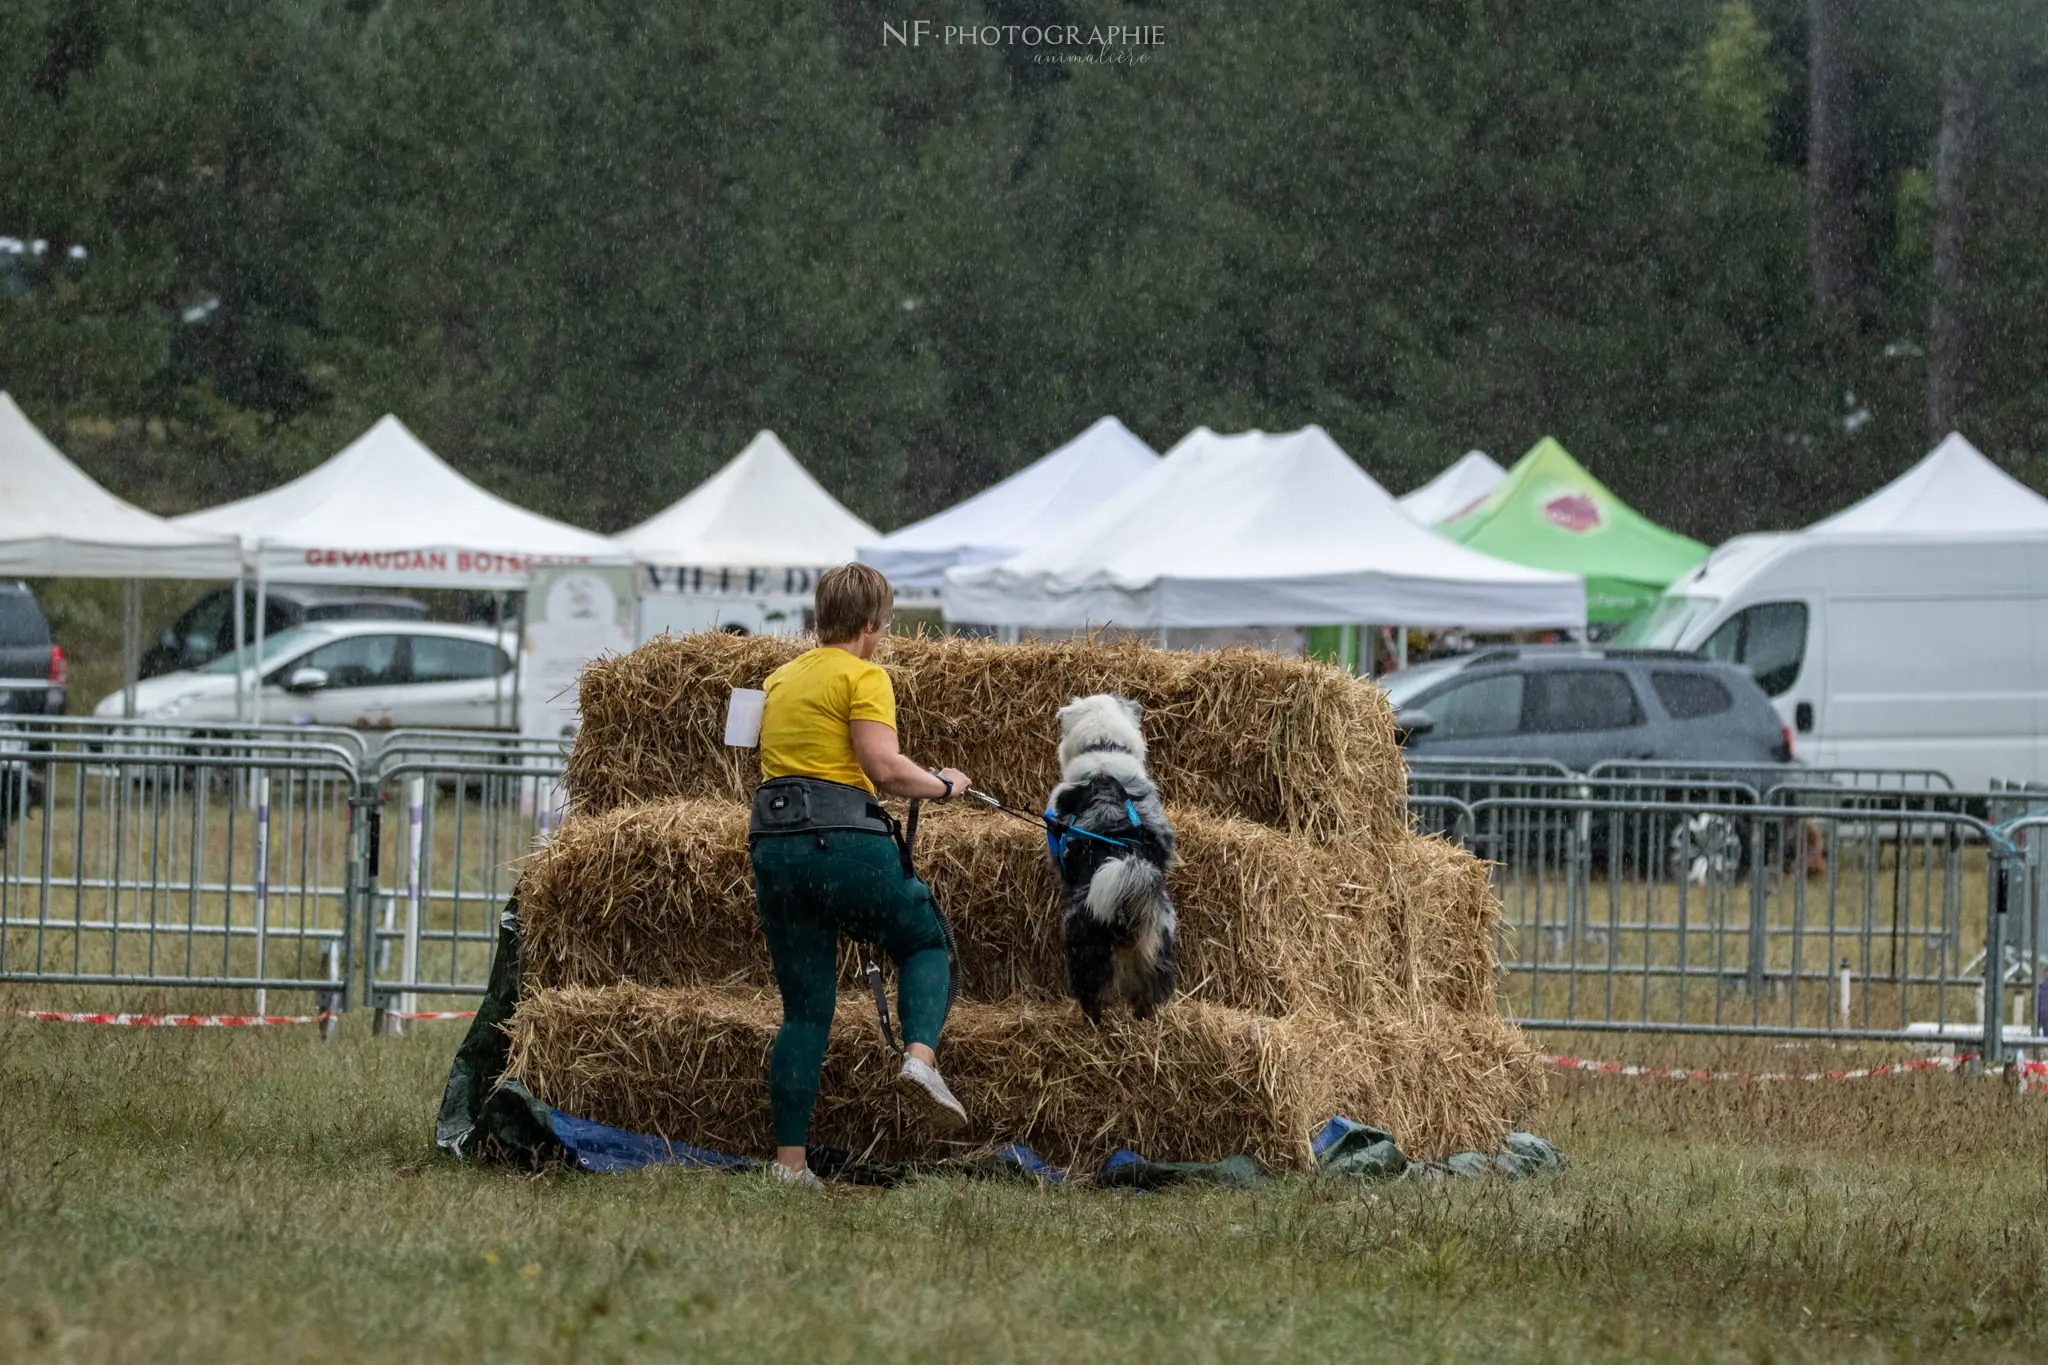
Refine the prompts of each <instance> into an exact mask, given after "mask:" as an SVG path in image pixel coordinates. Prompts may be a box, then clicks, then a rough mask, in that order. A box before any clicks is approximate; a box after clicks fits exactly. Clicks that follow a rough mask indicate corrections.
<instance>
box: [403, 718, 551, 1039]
mask: <svg viewBox="0 0 2048 1365" xmlns="http://www.w3.org/2000/svg"><path fill="white" fill-rule="evenodd" d="M382 757H383V758H385V759H386V760H388V761H386V762H384V763H382V764H381V765H380V767H379V768H378V770H377V772H376V775H375V776H374V777H373V778H371V779H370V780H369V781H368V782H367V783H366V784H365V787H366V799H368V800H371V801H373V802H374V807H373V808H374V809H375V811H376V812H377V814H376V816H375V818H374V821H373V829H375V830H379V831H381V834H382V838H381V840H380V841H379V853H378V856H377V857H376V859H375V860H374V861H373V863H372V872H373V876H372V877H371V879H370V881H369V883H368V885H367V887H366V895H365V897H364V904H365V905H366V906H367V908H368V913H367V915H366V918H365V922H364V928H363V941H364V952H365V961H366V962H368V964H369V970H368V982H367V990H368V992H369V996H370V999H371V1001H372V1003H373V1004H374V1005H376V1006H378V1007H379V1008H384V1007H385V1006H387V1005H390V1006H393V1007H395V1008H396V1009H397V1010H398V1011H399V1012H401V1013H412V1012H415V1011H416V1010H417V1009H418V1002H419V998H420V996H422V995H440V996H473V995H481V994H482V993H483V991H484V989H485V987H486V986H487V985H488V983H489V981H490V973H491V962H492V957H493V955H494V953H495V950H496V946H497V941H498V927H499V923H498V922H499V914H500V911H501V910H502V909H503V908H504V906H505V903H506V901H507V900H508V899H509V898H510V896H511V894H512V888H513V886H514V884H515V883H516V882H517V880H518V869H517V864H518V862H519V860H520V859H521V858H523V857H524V856H525V855H526V854H528V853H530V852H531V851H532V850H533V849H534V848H535V847H536V846H537V845H538V843H539V842H540V841H541V840H544V839H545V838H546V837H547V836H548V834H549V832H550V831H551V830H552V829H554V828H555V827H556V826H558V825H559V824H560V823H561V819H562V810H563V804H564V796H563V792H562V787H561V776H562V765H561V760H560V746H559V745H551V746H549V748H548V749H540V748H534V749H521V748H519V747H517V746H505V747H502V748H489V747H477V748H472V749H469V750H467V751H465V750H464V749H463V748H462V747H460V746H443V745H441V744H439V743H438V742H435V743H429V744H426V745H424V746H423V745H419V744H404V745H393V746H388V747H387V748H386V749H385V751H384V753H383V755H382Z"/></svg>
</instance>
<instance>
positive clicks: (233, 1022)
mask: <svg viewBox="0 0 2048 1365" xmlns="http://www.w3.org/2000/svg"><path fill="white" fill-rule="evenodd" d="M0 1013H5V1014H11V1015H13V1016H14V1017H15V1018H17V1019H42V1020H45V1021H47V1022H51V1023H58V1024H119V1025H121V1026H122V1027H124V1028H267V1027H270V1026H271V1025H274V1024H322V1023H325V1022H326V1021H328V1020H329V1019H334V1018H338V1017H339V1016H338V1015H336V1014H335V1013H334V1012H333V1011H331V1010H330V1011H326V1012H324V1013H321V1014H67V1013H65V1012H63V1011H60V1010H4V1011H0Z"/></svg>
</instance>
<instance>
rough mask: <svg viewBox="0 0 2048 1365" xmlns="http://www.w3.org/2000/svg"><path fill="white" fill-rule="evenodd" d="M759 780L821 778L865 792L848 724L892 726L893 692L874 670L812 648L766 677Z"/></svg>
mask: <svg viewBox="0 0 2048 1365" xmlns="http://www.w3.org/2000/svg"><path fill="white" fill-rule="evenodd" d="M764 690H765V691H766V692H767V693H768V700H767V703H766V704H765V705H764V706H763V708H762V711H761V776H762V777H763V778H764V779H765V778H770V777H822V778H825V779H826V780H828V781H832V782H843V783H845V784H846V785H847V786H849V787H860V788H862V789H864V790H866V791H873V790H874V789H875V784H874V783H873V782H870V781H869V780H868V775H867V774H866V773H865V772H863V771H861V766H860V759H859V758H858V757H856V756H855V755H854V752H853V728H852V725H851V722H853V721H856V720H878V721H880V722H882V724H884V725H886V726H888V727H889V728H890V729H891V730H893V729H895V728H896V689H895V688H894V687H893V686H892V685H891V684H890V682H889V675H888V674H887V673H885V672H883V671H882V668H881V666H880V665H878V664H872V663H869V662H868V661H867V660H866V659H861V658H856V657H855V656H854V655H852V654H849V653H847V652H846V651H845V650H843V649H837V648H834V647H832V646H829V645H820V646H819V647H818V648H816V649H812V650H807V651H805V652H804V653H802V654H799V655H797V656H796V657H795V658H794V659H791V660H790V661H789V662H788V663H786V664H784V665H783V666H782V667H780V668H778V669H776V670H775V671H774V672H773V673H770V674H769V675H768V681H767V683H766V684H765V685H764Z"/></svg>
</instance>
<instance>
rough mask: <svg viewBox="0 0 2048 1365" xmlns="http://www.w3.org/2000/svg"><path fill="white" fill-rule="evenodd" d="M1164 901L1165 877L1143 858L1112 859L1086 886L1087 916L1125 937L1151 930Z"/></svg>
mask: <svg viewBox="0 0 2048 1365" xmlns="http://www.w3.org/2000/svg"><path fill="white" fill-rule="evenodd" d="M1165 901H1166V877H1165V874H1163V873H1162V872H1161V871H1160V870H1159V867H1158V865H1157V864H1155V863H1149V862H1147V861H1145V860H1144V859H1143V858H1112V859H1110V860H1109V861H1108V862H1105V863H1104V864H1103V865H1102V866H1101V867H1098V868H1096V869H1095V876H1094V877H1093V878H1092V879H1091V880H1090V881H1089V883H1088V913H1089V914H1090V915H1091V916H1093V917H1094V919H1095V920H1096V922H1098V923H1100V924H1103V925H1107V926H1108V927H1109V928H1111V929H1116V930H1120V931H1122V932H1124V933H1127V934H1135V933H1138V932H1139V931H1141V930H1143V929H1145V928H1147V927H1150V926H1151V924H1152V921H1153V920H1154V919H1155V918H1156V917H1157V915H1158V907H1159V906H1160V905H1162V904H1164V903H1165Z"/></svg>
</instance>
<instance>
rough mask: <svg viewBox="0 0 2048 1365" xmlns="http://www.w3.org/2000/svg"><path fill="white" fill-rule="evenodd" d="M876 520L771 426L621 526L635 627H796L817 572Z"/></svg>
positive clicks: (848, 551) (848, 555) (850, 550)
mask: <svg viewBox="0 0 2048 1365" xmlns="http://www.w3.org/2000/svg"><path fill="white" fill-rule="evenodd" d="M876 535H877V532H876V531H875V528H874V527H872V526H870V525H868V524H867V523H866V522H864V521H862V520H861V519H860V518H859V517H857V516H855V515H854V514H853V513H851V512H849V511H847V510H846V508H845V507H844V506H842V505H841V504H840V502H839V500H838V499H836V498H834V497H833V496H832V495H831V494H830V493H828V492H826V491H825V489H824V487H823V486H822V485H821V484H819V482H818V481H817V480H816V479H814V478H812V477H811V474H810V471H809V470H807V469H805V468H804V467H803V466H802V465H801V464H798V463H797V460H796V457H795V456H794V455H791V454H790V453H789V449H788V447H786V446H784V445H783V444H782V442H781V441H780V440H779V439H777V437H776V435H775V433H774V432H772V431H762V432H758V433H756V435H755V436H754V439H753V440H751V441H749V442H747V445H746V448H745V449H744V450H742V451H740V453H739V454H738V455H736V456H734V457H733V458H732V459H731V460H730V461H729V462H727V464H726V466H725V467H724V468H723V469H721V470H719V471H718V472H717V473H716V474H714V475H712V476H711V477H710V478H709V479H706V480H705V481H704V482H703V483H701V484H699V485H698V486H697V487H696V488H695V489H693V490H692V491H691V492H690V493H689V494H688V495H687V496H686V497H684V498H683V499H682V500H681V501H679V502H677V503H675V504H673V505H672V506H670V507H668V508H667V509H665V510H663V511H661V512H659V513H656V514H655V515H654V516H652V517H650V518H648V519H647V520H646V521H643V522H641V523H640V524H639V525H638V526H634V527H631V528H629V529H627V530H624V531H621V532H620V533H619V535H618V537H617V540H618V543H619V544H620V545H621V546H622V547H624V548H625V549H626V550H628V551H629V552H630V553H631V554H632V556H633V561H634V563H635V564H637V565H638V566H639V573H638V576H639V579H640V583H639V588H640V593H641V597H640V618H641V619H640V634H641V636H642V638H645V637H647V636H648V635H651V634H654V633H655V632H656V631H658V630H667V629H674V630H699V629H707V628H711V627H712V626H714V625H723V626H726V627H727V628H733V629H753V630H771V631H772V630H778V629H779V630H782V631H783V632H785V633H787V632H790V631H793V630H797V629H801V627H802V617H803V609H804V606H805V605H806V604H807V603H808V602H809V600H810V596H811V590H812V588H813V586H814V585H815V584H816V582H817V579H818V575H819V574H820V573H822V572H824V571H825V570H826V569H828V568H830V567H832V566H833V565H835V564H844V563H845V562H846V561H848V560H850V559H852V558H853V556H854V550H855V548H856V547H858V546H859V545H861V544H862V543H863V542H866V541H871V540H873V539H875V537H876Z"/></svg>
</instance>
